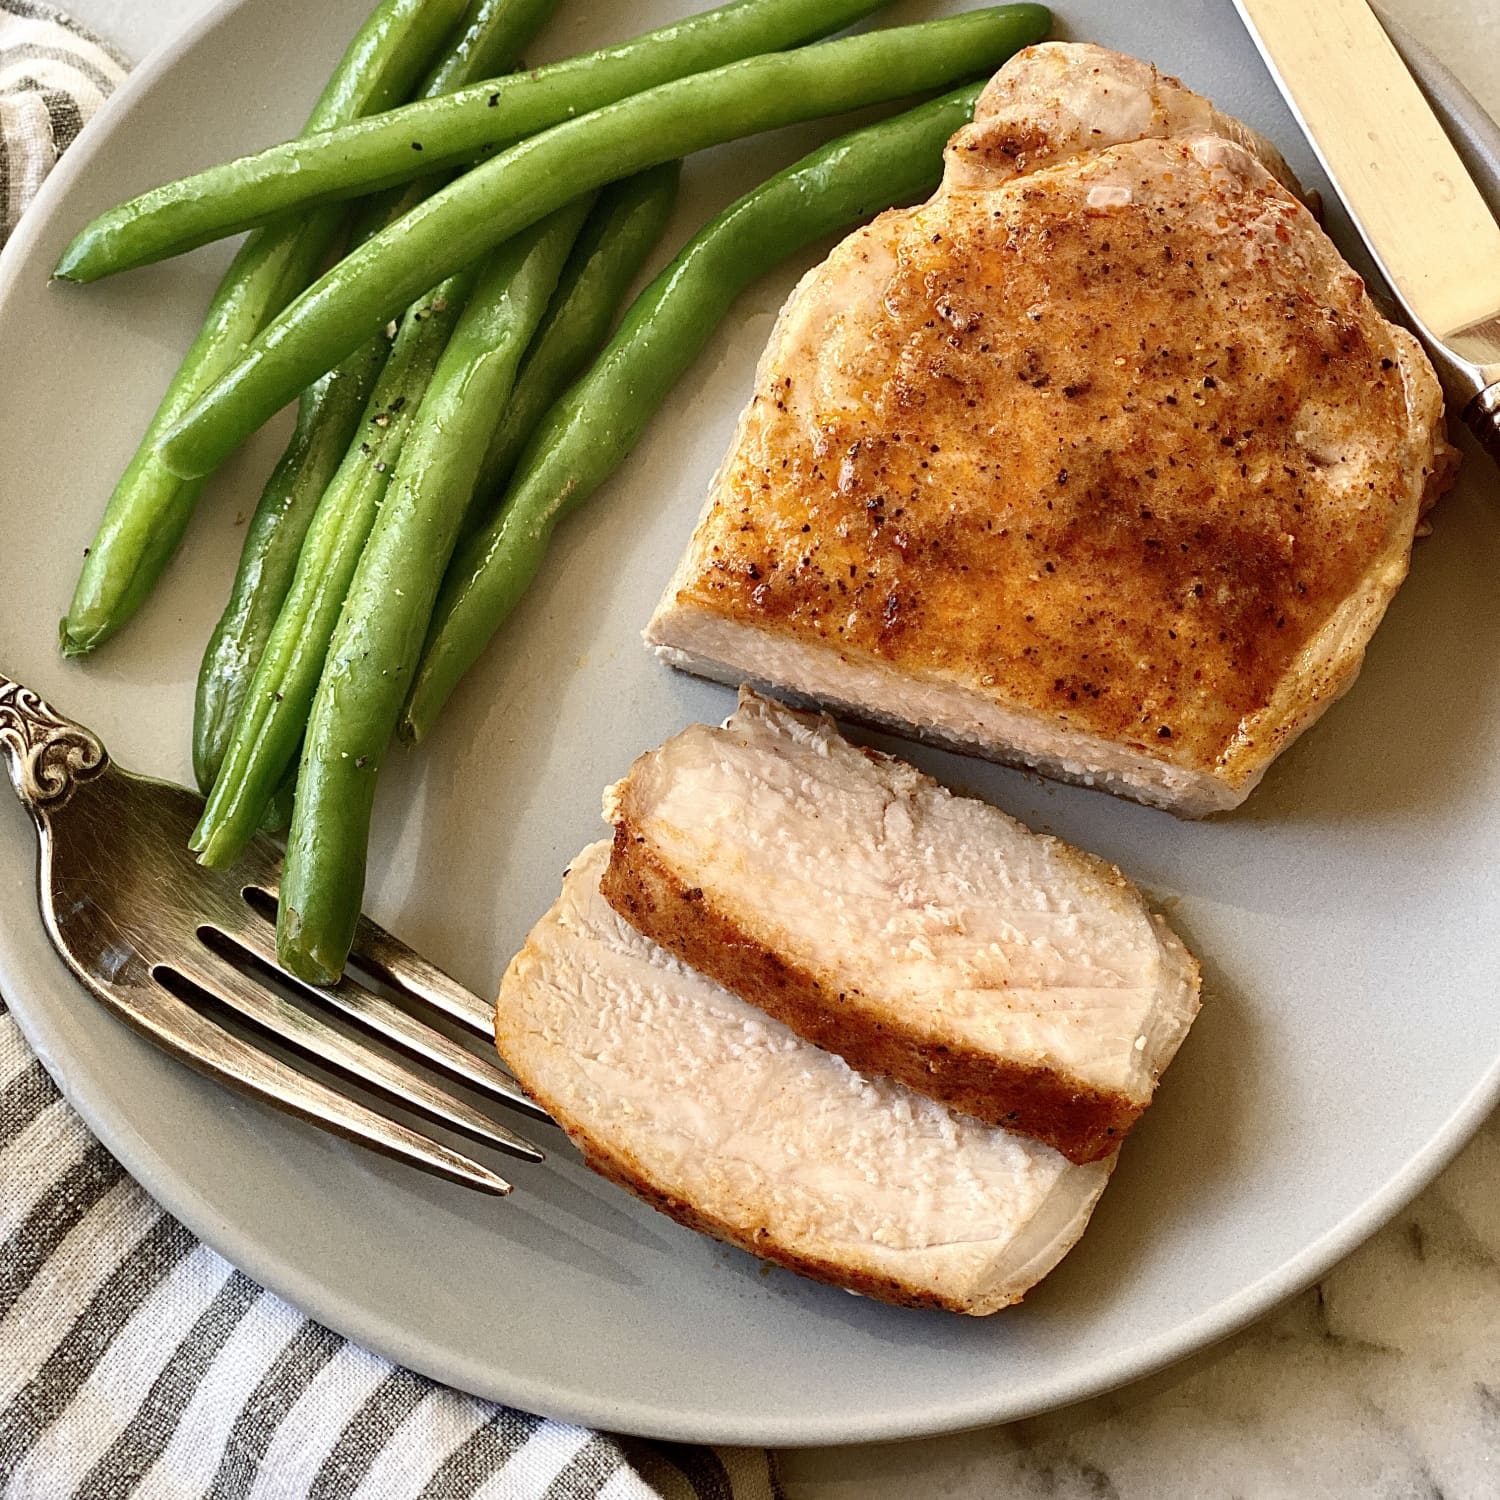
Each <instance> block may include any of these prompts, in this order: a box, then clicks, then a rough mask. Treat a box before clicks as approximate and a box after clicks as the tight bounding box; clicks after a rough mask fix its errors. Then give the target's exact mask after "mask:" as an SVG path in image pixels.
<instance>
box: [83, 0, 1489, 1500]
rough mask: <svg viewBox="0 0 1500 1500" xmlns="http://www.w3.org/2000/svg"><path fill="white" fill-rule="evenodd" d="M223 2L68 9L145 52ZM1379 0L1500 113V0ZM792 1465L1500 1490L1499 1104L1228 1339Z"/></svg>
mask: <svg viewBox="0 0 1500 1500" xmlns="http://www.w3.org/2000/svg"><path fill="white" fill-rule="evenodd" d="M209 3H211V0H68V9H69V10H71V11H72V12H73V13H74V14H75V15H77V16H78V17H79V18H80V19H81V20H83V21H85V22H86V23H88V24H89V25H91V26H93V27H95V28H96V29H97V30H98V31H100V32H101V33H102V34H103V35H104V36H106V37H108V38H109V39H110V40H111V41H113V42H114V43H115V44H116V45H117V46H119V47H120V48H121V49H122V50H124V51H125V52H126V53H127V54H128V55H130V56H132V57H135V58H140V57H142V56H144V55H145V54H146V53H147V52H148V51H149V50H150V49H151V48H152V47H153V46H155V45H157V44H158V43H159V42H161V41H164V40H165V39H167V38H168V37H169V36H171V35H172V34H173V33H174V32H175V31H176V30H178V29H179V28H180V27H181V26H183V25H184V24H185V23H186V22H187V21H188V20H189V19H190V18H191V17H192V16H194V15H196V14H198V13H199V12H201V11H202V10H204V9H206V8H207V6H208V4H209ZM1313 3H1316V0H1313ZM1382 3H1383V7H1384V9H1385V10H1386V11H1387V12H1388V13H1389V14H1391V15H1393V16H1395V17H1396V19H1398V20H1399V21H1401V22H1402V23H1403V24H1405V25H1406V26H1407V27H1409V28H1410V29H1411V30H1412V31H1413V32H1414V33H1415V34H1416V35H1418V36H1420V37H1421V38H1422V39H1423V40H1424V41H1425V42H1426V43H1427V45H1428V46H1429V47H1431V49H1432V50H1433V51H1434V52H1435V53H1436V54H1437V55H1438V56H1439V57H1440V58H1441V59H1442V60H1443V61H1444V62H1446V63H1448V65H1449V66H1450V67H1452V68H1453V70H1454V71H1455V72H1456V73H1457V74H1458V75H1459V77H1461V78H1462V79H1463V81H1464V82H1465V83H1466V84H1467V85H1468V86H1469V88H1470V89H1472V90H1473V92H1474V94H1475V95H1476V96H1477V97H1478V98H1479V99H1480V101H1481V102H1482V103H1483V104H1485V105H1486V107H1487V108H1489V109H1490V111H1491V112H1492V113H1494V114H1495V115H1497V116H1500V71H1497V70H1496V69H1495V68H1494V66H1493V64H1494V62H1495V60H1496V59H1497V58H1500V0H1382ZM779 1468H780V1473H781V1479H782V1484H783V1487H784V1489H785V1492H786V1495H787V1500H999V1497H1004V1500H1032V1497H1038V1500H1040V1497H1043V1496H1046V1497H1054V1500H1204V1497H1220V1496H1222V1497H1230V1496H1234V1497H1243V1500H1307V1497H1320V1500H1323V1497H1327V1500H1343V1497H1351V1500H1352V1497H1356V1496H1357V1497H1360V1500H1490V1497H1497V1496H1500V1115H1497V1116H1495V1117H1492V1118H1491V1119H1490V1121H1489V1123H1488V1124H1487V1125H1486V1126H1485V1128H1484V1129H1483V1130H1481V1132H1480V1133H1479V1135H1478V1137H1477V1138H1476V1139H1475V1140H1474V1141H1473V1142H1472V1143H1471V1144H1470V1145H1469V1147H1468V1148H1467V1149H1466V1150H1465V1151H1464V1152H1463V1153H1462V1154H1461V1155H1460V1156H1459V1157H1458V1159H1457V1160H1456V1161H1455V1162H1454V1163H1453V1164H1452V1166H1450V1167H1449V1168H1448V1170H1447V1171H1446V1172H1445V1173H1444V1174H1443V1175H1442V1176H1441V1177H1440V1178H1439V1179H1438V1181H1437V1182H1436V1183H1435V1184H1434V1185H1433V1186H1432V1187H1431V1188H1429V1189H1428V1190H1427V1192H1426V1193H1424V1194H1423V1195H1422V1196H1421V1197H1420V1198H1419V1199H1418V1200H1417V1201H1416V1202H1415V1203H1414V1204H1412V1206H1411V1207H1410V1208H1409V1209H1407V1210H1406V1212H1404V1213H1402V1214H1401V1215H1399V1216H1398V1217H1397V1218H1396V1220H1395V1221H1394V1222H1393V1223H1391V1224H1389V1225H1388V1226H1387V1227H1386V1228H1385V1229H1384V1230H1382V1231H1381V1232H1380V1233H1379V1234H1377V1235H1376V1236H1375V1238H1374V1239H1372V1240H1370V1241H1369V1242H1368V1243H1367V1244H1366V1245H1364V1246H1363V1247H1362V1248H1361V1249H1360V1250H1358V1251H1356V1252H1355V1253H1354V1254H1353V1255H1351V1256H1350V1257H1349V1258H1348V1259H1347V1260H1346V1261H1344V1262H1343V1263H1342V1264H1341V1265H1339V1266H1338V1267H1337V1268H1336V1269H1335V1270H1333V1271H1332V1272H1331V1273H1330V1274H1329V1275H1328V1276H1327V1277H1326V1278H1325V1279H1324V1280H1323V1281H1322V1282H1320V1283H1319V1284H1318V1285H1317V1286H1316V1287H1314V1288H1313V1289H1312V1290H1311V1291H1309V1292H1307V1293H1305V1294H1304V1295H1302V1296H1301V1297H1298V1298H1297V1299H1295V1300H1294V1301H1293V1302H1291V1303H1289V1304H1288V1305H1286V1306H1285V1307H1283V1308H1282V1309H1281V1310H1280V1311H1279V1312H1277V1313H1275V1314H1274V1315H1272V1316H1271V1317H1269V1318H1267V1319H1266V1320H1264V1321H1263V1322H1261V1323H1259V1324H1258V1325H1256V1326H1255V1327H1254V1328H1252V1329H1250V1330H1248V1331H1247V1332H1245V1333H1243V1334H1242V1335H1240V1336H1239V1337H1238V1338H1237V1339H1234V1340H1232V1341H1230V1342H1229V1343H1228V1344H1226V1345H1223V1346H1221V1347H1219V1348H1218V1349H1215V1350H1211V1351H1208V1352H1207V1353H1205V1354H1202V1355H1200V1356H1198V1357H1197V1358H1196V1359H1194V1360H1191V1361H1188V1362H1187V1363H1186V1364H1184V1365H1179V1366H1177V1367H1175V1368H1174V1369H1172V1370H1171V1371H1168V1372H1167V1373H1165V1374H1163V1375H1161V1376H1158V1377H1156V1378H1154V1379H1152V1380H1149V1381H1145V1382H1142V1383H1140V1384H1138V1385H1135V1386H1132V1387H1130V1388H1128V1389H1126V1390H1124V1391H1120V1392H1117V1393H1115V1394H1114V1395H1112V1396H1110V1397H1107V1398H1102V1399H1100V1400H1098V1401H1094V1402H1090V1403H1088V1404H1086V1405H1084V1406H1081V1407H1073V1408H1070V1409H1069V1410H1067V1411H1063V1412H1058V1413H1054V1414H1053V1415H1051V1416H1048V1417H1044V1418H1039V1419H1035V1420H1032V1421H1029V1422H1022V1423H1017V1424H1014V1425H1012V1426H1010V1427H1001V1428H992V1429H988V1430H986V1431H983V1432H975V1433H968V1434H964V1435H962V1436H958V1437H948V1438H935V1439H931V1440H928V1441H923V1442H912V1443H900V1444H890V1445H884V1446H878V1447H875V1446H867V1447H856V1448H824V1449H798V1450H792V1451H789V1452H786V1453H783V1454H781V1455H780V1456H779Z"/></svg>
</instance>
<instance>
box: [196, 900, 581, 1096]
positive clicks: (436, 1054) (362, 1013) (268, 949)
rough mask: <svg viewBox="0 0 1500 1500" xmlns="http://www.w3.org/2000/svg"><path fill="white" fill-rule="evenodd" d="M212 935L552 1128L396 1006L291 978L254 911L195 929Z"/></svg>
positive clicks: (516, 1091)
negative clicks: (234, 925) (236, 924)
mask: <svg viewBox="0 0 1500 1500" xmlns="http://www.w3.org/2000/svg"><path fill="white" fill-rule="evenodd" d="M210 933H211V934H212V935H213V938H214V941H213V942H211V943H210V944H209V946H210V947H217V946H218V945H219V944H228V945H230V946H231V947H235V948H239V949H241V950H243V951H244V952H246V953H248V954H250V955H251V956H252V957H254V958H256V959H258V960H259V961H260V962H261V963H263V964H265V965H267V966H268V967H270V968H272V969H274V970H275V971H276V973H277V974H278V975H279V976H280V977H281V979H282V980H283V981H284V982H285V983H287V984H289V985H291V986H292V987H293V988H294V989H295V990H296V991H297V993H298V994H301V995H306V996H307V998H308V999H309V1000H311V1001H313V1002H314V1003H315V1004H319V1005H329V1006H332V1007H333V1008H334V1009H335V1010H337V1011H338V1012H339V1013H340V1014H341V1015H343V1016H345V1017H347V1018H348V1019H349V1020H351V1021H353V1022H355V1023H356V1024H357V1025H360V1026H364V1027H366V1028H368V1029H369V1030H370V1031H372V1032H374V1033H375V1035H376V1036H378V1037H380V1038H381V1039H382V1040H384V1041H386V1042H389V1043H390V1044H391V1045H392V1046H394V1047H398V1048H400V1049H401V1050H402V1051H403V1052H406V1053H409V1054H410V1055H411V1056H413V1057H416V1058H419V1059H420V1060H421V1061H422V1062H425V1063H427V1064H428V1065H429V1066H430V1067H433V1068H436V1069H437V1070H438V1071H439V1072H441V1073H445V1074H447V1075H448V1076H449V1077H450V1078H456V1079H457V1080H458V1081H459V1082H460V1083H466V1084H468V1085H469V1086H470V1087H471V1088H475V1089H478V1090H479V1091H480V1092H481V1093H483V1094H486V1095H488V1096H489V1097H490V1098H492V1099H498V1100H500V1101H501V1102H502V1103H505V1104H509V1105H510V1106H511V1107H512V1108H514V1109H519V1110H522V1111H524V1112H525V1113H526V1114H528V1115H530V1116H532V1118H533V1119H537V1120H546V1121H547V1122H548V1123H549V1124H550V1123H551V1121H552V1117H551V1116H550V1115H549V1114H548V1113H547V1111H546V1110H544V1109H543V1108H542V1107H541V1105H539V1104H537V1103H536V1102H535V1101H534V1100H532V1099H530V1098H528V1097H527V1095H526V1094H525V1093H523V1092H522V1090H521V1088H520V1085H519V1084H517V1083H516V1081H515V1080H514V1079H513V1078H510V1077H508V1076H507V1075H506V1074H504V1073H502V1072H501V1071H500V1069H499V1068H498V1067H497V1066H496V1065H495V1064H494V1063H492V1062H489V1061H488V1060H487V1059H485V1058H483V1057H476V1056H475V1055H474V1053H472V1052H470V1051H469V1049H468V1048H467V1047H464V1046H461V1045H460V1044H459V1043H458V1042H455V1041H453V1040H451V1039H450V1038H449V1037H446V1036H444V1035H443V1033H442V1032H440V1031H435V1030H433V1028H432V1027H431V1026H427V1025H425V1024H424V1023H423V1022H421V1021H419V1020H417V1018H416V1017H415V1016H412V1015H410V1014H409V1013H408V1012H407V1011H404V1010H402V1008H401V1007H400V1006H399V1005H394V1004H392V1003H391V1001H389V1000H386V999H384V998H383V997H382V996H380V995H376V994H374V993H372V992H371V991H370V990H367V989H366V988H365V987H364V986H363V985H362V984H357V983H355V981H354V980H352V979H350V978H349V976H348V975H347V974H346V975H345V976H344V977H343V979H341V980H340V981H339V982H338V984H336V985H331V986H326V987H325V986H319V985H313V984H308V983H306V982H305V981H304V980H301V979H298V978H297V977H296V975H295V974H288V973H287V972H286V970H285V969H283V968H282V967H281V965H280V963H278V962H277V958H276V935H275V932H274V930H273V929H272V927H271V924H270V923H269V922H267V921H266V920H265V918H264V917H262V916H261V915H260V913H259V912H257V911H255V910H254V909H253V908H251V909H250V917H249V920H248V921H246V922H245V923H244V924H242V925H241V926H240V928H239V929H238V930H237V931H235V932H232V933H231V932H229V931H228V930H227V929H226V928H224V927H220V926H218V925H217V924H214V923H205V924H204V925H203V926H202V927H200V928H199V929H198V936H199V937H200V938H203V939H204V940H205V941H207V936H206V935H207V934H210ZM221 956H222V955H221Z"/></svg>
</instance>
